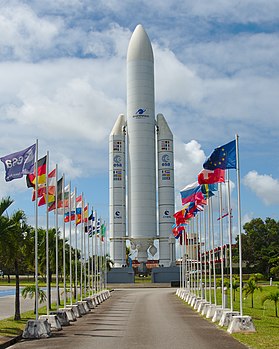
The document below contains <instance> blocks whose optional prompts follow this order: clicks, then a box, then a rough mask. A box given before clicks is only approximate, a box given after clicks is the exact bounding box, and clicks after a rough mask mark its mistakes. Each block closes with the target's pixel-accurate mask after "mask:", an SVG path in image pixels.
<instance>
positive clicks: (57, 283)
mask: <svg viewBox="0 0 279 349" xmlns="http://www.w3.org/2000/svg"><path fill="white" fill-rule="evenodd" d="M55 176H56V187H55V232H56V234H55V274H56V307H57V309H58V308H59V298H60V295H59V270H58V263H59V261H58V258H59V254H58V207H57V206H58V165H57V164H56V172H55Z"/></svg>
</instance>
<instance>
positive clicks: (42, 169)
mask: <svg viewBox="0 0 279 349" xmlns="http://www.w3.org/2000/svg"><path fill="white" fill-rule="evenodd" d="M46 162H47V157H46V155H45V156H44V157H42V158H41V159H39V160H38V186H39V185H40V184H45V183H46ZM26 185H27V187H28V188H35V185H36V173H35V171H34V172H33V173H30V174H27V176H26Z"/></svg>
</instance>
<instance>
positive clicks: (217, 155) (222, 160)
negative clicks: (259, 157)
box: [203, 140, 236, 170]
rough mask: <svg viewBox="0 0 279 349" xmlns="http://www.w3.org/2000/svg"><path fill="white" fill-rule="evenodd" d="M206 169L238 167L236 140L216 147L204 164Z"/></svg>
mask: <svg viewBox="0 0 279 349" xmlns="http://www.w3.org/2000/svg"><path fill="white" fill-rule="evenodd" d="M203 168H205V169H206V170H215V169H216V168H221V169H223V170H225V169H229V168H235V169H236V144H235V140H233V141H231V142H229V143H227V144H225V145H222V146H221V147H218V148H215V149H214V151H213V152H212V154H211V155H210V156H209V158H208V159H207V160H206V161H205V163H204V164H203Z"/></svg>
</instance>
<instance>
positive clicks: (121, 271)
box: [107, 267, 135, 284]
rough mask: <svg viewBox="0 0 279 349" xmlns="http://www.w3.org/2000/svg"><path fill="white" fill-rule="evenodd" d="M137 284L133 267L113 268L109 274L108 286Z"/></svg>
mask: <svg viewBox="0 0 279 349" xmlns="http://www.w3.org/2000/svg"><path fill="white" fill-rule="evenodd" d="M134 282H135V272H134V269H133V268H132V267H125V268H112V269H111V270H110V271H108V272H107V283H108V284H115V283H117V284H118V283H121V284H133V283H134Z"/></svg>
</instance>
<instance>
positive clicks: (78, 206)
mask: <svg viewBox="0 0 279 349" xmlns="http://www.w3.org/2000/svg"><path fill="white" fill-rule="evenodd" d="M81 210H82V195H79V196H78V197H77V198H76V225H78V224H80V223H81V213H82V212H81Z"/></svg>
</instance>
